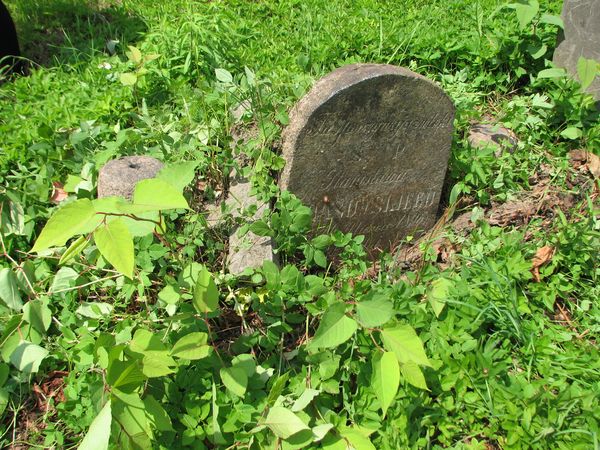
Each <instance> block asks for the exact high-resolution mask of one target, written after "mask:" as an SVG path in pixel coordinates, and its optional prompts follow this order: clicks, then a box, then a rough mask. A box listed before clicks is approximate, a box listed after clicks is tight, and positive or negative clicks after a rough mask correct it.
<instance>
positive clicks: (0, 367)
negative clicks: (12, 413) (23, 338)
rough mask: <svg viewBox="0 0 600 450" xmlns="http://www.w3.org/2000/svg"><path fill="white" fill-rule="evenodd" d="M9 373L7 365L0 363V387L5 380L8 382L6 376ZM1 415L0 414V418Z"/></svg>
mask: <svg viewBox="0 0 600 450" xmlns="http://www.w3.org/2000/svg"><path fill="white" fill-rule="evenodd" d="M9 373H10V367H8V364H4V363H0V387H1V386H4V383H6V380H8V374H9ZM1 415H2V414H1V413H0V416H1Z"/></svg>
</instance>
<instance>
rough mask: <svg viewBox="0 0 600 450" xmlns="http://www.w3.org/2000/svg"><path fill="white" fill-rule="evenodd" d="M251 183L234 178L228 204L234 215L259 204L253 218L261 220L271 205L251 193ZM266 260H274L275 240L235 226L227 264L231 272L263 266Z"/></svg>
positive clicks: (230, 239)
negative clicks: (244, 232)
mask: <svg viewBox="0 0 600 450" xmlns="http://www.w3.org/2000/svg"><path fill="white" fill-rule="evenodd" d="M250 189H251V183H250V182H249V181H248V180H245V179H234V181H233V182H232V183H231V185H230V186H229V195H228V197H227V205H228V206H229V207H231V209H232V215H233V216H234V217H240V216H241V215H242V213H243V212H244V211H246V210H247V209H248V208H249V207H250V206H251V205H254V204H257V206H258V207H257V209H256V212H255V213H254V215H253V217H252V220H253V221H255V220H259V219H261V218H262V217H263V214H264V212H265V211H266V210H267V208H268V207H269V205H268V204H267V203H261V202H258V201H257V199H256V198H255V197H253V196H251V195H250ZM265 260H268V261H273V260H274V255H273V242H272V239H271V237H269V236H258V235H256V234H254V233H252V232H250V231H249V232H247V233H246V234H244V235H241V234H240V233H239V228H235V229H234V230H233V231H232V233H231V235H230V236H229V256H228V258H227V266H228V269H229V272H230V273H232V274H234V275H241V274H242V273H243V272H244V270H246V269H247V268H252V269H256V268H258V267H261V266H262V264H263V262H264V261H265Z"/></svg>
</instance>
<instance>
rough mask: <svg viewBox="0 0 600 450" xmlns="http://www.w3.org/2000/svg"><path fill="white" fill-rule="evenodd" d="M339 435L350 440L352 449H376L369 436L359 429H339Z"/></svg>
mask: <svg viewBox="0 0 600 450" xmlns="http://www.w3.org/2000/svg"><path fill="white" fill-rule="evenodd" d="M340 435H341V436H342V437H343V438H345V439H346V440H347V441H348V442H350V444H351V445H352V447H353V448H354V450H377V449H376V448H375V446H374V445H373V444H372V443H371V441H370V440H369V438H368V437H367V436H365V435H364V434H363V433H361V432H360V431H359V430H355V429H353V428H346V429H344V430H340Z"/></svg>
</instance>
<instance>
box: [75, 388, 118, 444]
mask: <svg viewBox="0 0 600 450" xmlns="http://www.w3.org/2000/svg"><path fill="white" fill-rule="evenodd" d="M111 423H112V412H111V407H110V399H109V400H108V401H107V402H106V403H105V404H104V406H103V407H102V410H101V411H100V414H98V415H97V416H96V418H95V419H94V420H93V421H92V424H91V425H90V428H89V430H88V432H87V433H86V435H85V437H84V438H83V440H82V441H81V444H79V447H77V449H78V450H108V441H109V439H110V426H111Z"/></svg>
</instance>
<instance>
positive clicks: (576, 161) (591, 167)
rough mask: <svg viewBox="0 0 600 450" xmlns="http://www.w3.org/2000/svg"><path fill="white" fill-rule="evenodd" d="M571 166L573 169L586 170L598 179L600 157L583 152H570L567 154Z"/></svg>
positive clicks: (579, 150) (599, 174)
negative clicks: (581, 168)
mask: <svg viewBox="0 0 600 450" xmlns="http://www.w3.org/2000/svg"><path fill="white" fill-rule="evenodd" d="M569 157H570V159H571V165H572V166H573V168H575V169H579V168H580V167H583V168H584V169H587V170H588V171H589V172H590V173H591V174H592V175H593V176H594V177H595V178H600V157H598V155H595V154H593V153H592V152H588V151H585V150H581V149H578V150H572V151H570V152H569Z"/></svg>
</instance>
